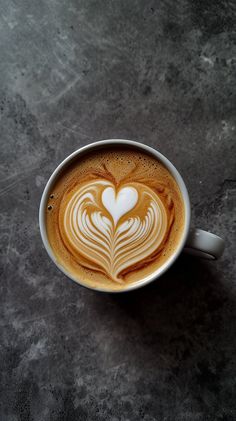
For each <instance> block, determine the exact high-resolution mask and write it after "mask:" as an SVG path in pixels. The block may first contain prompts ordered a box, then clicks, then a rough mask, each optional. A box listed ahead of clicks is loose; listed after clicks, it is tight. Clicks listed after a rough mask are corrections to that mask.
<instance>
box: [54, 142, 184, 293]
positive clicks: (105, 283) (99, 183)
mask: <svg viewBox="0 0 236 421" xmlns="http://www.w3.org/2000/svg"><path fill="white" fill-rule="evenodd" d="M184 223H185V211H184V203H183V199H182V195H181V192H180V190H179V187H178V185H177V183H176V181H175V179H174V178H173V176H172V175H171V174H170V172H169V171H168V170H167V168H166V167H165V166H164V165H163V164H162V163H161V162H159V161H158V160H157V159H155V158H154V157H153V156H151V155H149V154H147V153H143V152H141V151H139V150H136V149H129V148H128V147H127V148H119V147H116V148H115V147H110V148H106V149H105V148H104V149H101V150H97V151H96V152H89V153H88V154H86V155H83V156H79V157H78V158H77V159H76V160H75V161H74V162H73V163H72V164H70V165H69V166H68V167H67V168H66V169H64V170H63V172H62V173H61V174H60V176H59V177H58V179H57V180H56V182H55V184H54V187H53V189H52V191H51V192H50V196H49V198H48V206H47V211H46V228H47V234H48V239H49V242H50V245H51V248H52V250H53V252H54V254H55V256H56V258H57V261H58V263H59V264H60V265H61V266H63V267H64V268H65V269H66V271H67V272H69V273H70V274H71V275H72V276H73V277H74V278H75V279H77V280H78V281H80V282H81V283H83V284H85V285H87V286H90V287H93V288H102V289H108V290H111V289H112V290H121V289H124V288H126V287H127V284H131V283H137V282H139V281H141V280H143V279H145V278H147V277H148V276H150V275H152V274H153V273H155V271H156V270H157V269H158V268H160V267H161V266H162V265H163V264H164V263H165V262H166V261H167V260H168V259H169V258H170V257H171V256H172V254H173V253H174V252H175V250H176V248H177V246H178V245H179V242H180V240H181V238H182V235H183V228H184Z"/></svg>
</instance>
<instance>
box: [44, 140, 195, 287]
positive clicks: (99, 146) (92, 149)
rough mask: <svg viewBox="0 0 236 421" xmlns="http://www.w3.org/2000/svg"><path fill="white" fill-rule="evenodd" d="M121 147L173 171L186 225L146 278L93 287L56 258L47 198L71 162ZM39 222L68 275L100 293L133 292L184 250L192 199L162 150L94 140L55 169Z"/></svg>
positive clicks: (48, 247) (48, 246) (128, 142)
mask: <svg viewBox="0 0 236 421" xmlns="http://www.w3.org/2000/svg"><path fill="white" fill-rule="evenodd" d="M112 148H115V149H120V151H122V150H124V149H129V150H134V151H136V152H137V151H139V152H142V153H144V154H147V155H149V156H151V157H153V158H155V160H157V161H158V162H160V163H161V164H162V165H163V166H164V167H165V168H166V169H167V170H168V172H169V173H170V174H171V176H172V177H173V178H174V180H175V181H176V183H177V185H178V187H179V190H180V193H181V195H182V203H183V207H184V226H183V228H182V233H181V236H180V239H179V242H178V244H177V245H176V247H175V249H174V251H173V253H172V254H171V255H170V257H169V258H168V260H166V261H165V262H164V264H163V265H161V266H160V267H158V269H157V270H155V271H153V272H152V273H151V274H148V275H147V276H145V277H144V278H142V279H141V280H138V281H136V282H133V283H128V284H127V285H124V284H122V285H121V286H120V287H117V286H116V288H112V287H111V286H110V285H109V286H108V287H104V285H103V286H101V287H100V286H97V285H96V286H92V285H91V284H88V283H86V282H85V281H83V280H81V279H79V278H78V277H77V276H76V275H75V274H73V273H71V272H70V271H68V269H67V268H66V267H65V266H64V265H63V264H61V263H60V262H59V260H58V258H57V257H56V254H55V252H54V250H53V248H52V247H51V244H50V242H49V238H48V233H47V229H46V212H47V206H48V200H49V196H50V194H51V192H52V191H53V187H54V186H55V184H56V182H57V180H58V179H59V178H60V176H61V174H62V173H63V172H65V171H66V169H67V168H68V167H69V166H70V165H72V164H73V163H74V162H76V161H77V160H78V159H80V160H81V162H82V161H83V157H85V156H87V155H88V154H90V153H96V151H98V153H99V152H101V150H105V149H109V150H110V149H112ZM39 225H40V232H41V237H42V241H43V244H44V246H45V249H46V251H47V253H48V254H49V256H50V258H51V259H52V261H53V262H54V263H55V265H56V266H57V267H58V268H59V269H60V270H61V271H62V272H63V273H64V274H65V275H67V276H68V277H69V278H70V279H72V280H74V281H76V282H77V283H78V284H80V285H82V286H84V287H87V288H90V289H94V290H96V291H101V292H111V293H114V292H125V291H130V290H134V289H137V288H140V287H142V286H144V285H147V284H148V283H150V282H152V281H153V280H155V279H157V278H159V277H160V276H161V275H162V274H163V273H165V272H166V271H167V270H168V269H169V268H170V266H171V265H172V264H173V263H174V261H175V260H176V259H177V257H178V256H179V254H180V253H181V251H182V249H183V247H184V245H185V242H186V239H187V236H188V233H189V226H190V202H189V196H188V192H187V189H186V186H185V183H184V181H183V179H182V177H181V176H180V174H179V172H178V171H177V170H176V168H175V167H174V165H173V164H172V163H171V162H170V161H169V160H168V159H167V158H166V157H165V156H163V155H162V154H161V153H160V152H158V151H156V150H155V149H153V148H151V147H149V146H147V145H144V144H142V143H138V142H134V141H131V140H121V139H111V140H102V141H99V142H95V143H92V144H90V145H87V146H85V147H83V148H80V149H78V150H77V151H75V152H73V153H72V154H71V155H69V156H68V157H67V158H66V159H65V160H64V161H63V162H62V163H61V164H60V165H59V166H58V167H57V168H56V169H55V171H54V172H53V174H52V175H51V177H50V179H49V180H48V182H47V185H46V187H45V189H44V192H43V195H42V198H41V203H40V209H39Z"/></svg>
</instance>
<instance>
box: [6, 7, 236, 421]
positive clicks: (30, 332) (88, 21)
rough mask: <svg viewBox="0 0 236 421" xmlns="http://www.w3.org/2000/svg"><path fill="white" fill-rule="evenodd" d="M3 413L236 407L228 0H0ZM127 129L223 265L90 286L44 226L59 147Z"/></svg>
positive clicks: (29, 419)
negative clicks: (66, 271) (56, 262)
mask: <svg viewBox="0 0 236 421" xmlns="http://www.w3.org/2000/svg"><path fill="white" fill-rule="evenodd" d="M0 10H1V13H0V145H1V154H0V156H1V162H0V200H1V209H0V211H1V215H0V241H1V295H0V297H1V298H0V300H1V305H0V311H1V317H0V324H1V340H0V352H1V355H0V389H1V400H0V401H1V409H0V419H1V421H18V420H19V421H62V420H65V421H80V420H81V421H83V420H89V421H93V420H98V421H104V420H111V421H119V420H122V421H123V420H124V421H133V420H134V421H140V420H145V421H153V420H158V421H162V420H163V421H164V420H165V421H199V420H201V421H219V420H223V421H225V420H226V421H230V420H232V421H233V420H235V419H236V401H235V386H236V384H235V383H236V380H235V379H236V361H235V355H236V354H235V350H236V335H235V331H236V280H235V215H234V214H233V210H234V207H235V204H236V184H235V180H236V174H235V166H234V164H235V144H236V3H235V2H234V1H232V0H217V1H210V0H207V1H202V0H177V1H174V0H166V1H153V0H151V1H145V0H139V1H135V0H131V1H122V0H110V1H107V0H103V1H102V0H100V1H99V0H98V1H95V0H68V1H65V0H61V1H59V0H50V1H46V0H41V1H36V0H22V1H20V2H16V1H15V0H8V1H4V0H0ZM111 137H113V138H117V137H118V138H129V139H134V140H138V141H142V142H144V143H147V144H149V145H151V146H153V147H155V148H157V149H159V150H160V151H161V152H163V153H164V154H166V155H167V157H169V158H170V159H171V160H172V161H173V162H174V164H175V165H176V166H177V167H178V169H179V170H180V172H181V173H182V175H183V177H184V178H185V180H186V183H187V186H188V188H189V192H190V196H191V200H192V211H193V224H195V225H196V226H199V227H202V228H204V229H209V230H212V231H213V232H215V233H217V234H219V235H221V236H223V237H224V238H225V240H226V251H225V254H224V256H223V258H222V259H221V260H220V261H218V262H212V263H211V262H203V261H200V260H197V259H193V258H190V257H187V256H182V257H180V259H179V260H178V262H177V263H176V264H175V265H174V267H173V268H172V269H171V270H170V271H169V272H168V274H166V275H165V276H163V277H162V278H161V279H160V280H159V281H157V282H156V283H154V284H152V285H151V286H149V287H147V288H145V289H143V290H140V291H137V292H134V293H130V294H127V295H119V296H110V295H102V294H96V293H94V292H91V291H88V290H86V289H83V288H80V287H79V286H77V285H76V284H75V283H73V282H71V281H69V280H68V279H66V278H65V276H63V275H62V274H61V273H60V272H59V271H58V270H57V269H56V268H55V267H54V266H53V264H52V263H51V261H50V260H49V258H48V256H47V255H46V252H45V251H44V249H43V247H42V243H41V239H40V235H39V226H38V206H39V201H40V196H41V194H42V191H43V188H44V185H45V183H46V181H47V178H48V177H49V175H50V174H51V172H52V171H53V169H54V168H55V167H56V166H57V164H58V163H59V162H60V161H61V160H62V159H63V158H64V157H65V156H66V155H68V154H69V153H71V152H72V151H74V150H75V149H77V148H78V147H80V146H82V145H85V144H87V143H89V142H92V141H96V140H99V139H104V138H111Z"/></svg>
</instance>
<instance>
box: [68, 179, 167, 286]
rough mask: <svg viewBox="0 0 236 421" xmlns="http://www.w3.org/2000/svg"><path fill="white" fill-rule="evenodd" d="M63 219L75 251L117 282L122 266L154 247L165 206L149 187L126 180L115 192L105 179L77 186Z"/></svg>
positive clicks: (159, 239)
mask: <svg viewBox="0 0 236 421" xmlns="http://www.w3.org/2000/svg"><path fill="white" fill-rule="evenodd" d="M108 189H109V190H108ZM122 190H123V191H122ZM108 193H109V194H108ZM104 198H105V200H104ZM142 204H143V206H144V205H145V209H146V212H145V215H143V212H141V211H143V208H142ZM116 206H117V207H116ZM141 215H143V216H141ZM63 221H64V233H65V236H66V239H65V241H66V243H67V245H68V247H69V248H70V250H72V252H73V254H74V255H75V256H78V255H82V256H83V257H84V258H86V259H87V260H88V261H91V263H93V264H94V265H95V267H97V268H98V270H100V271H102V272H103V273H104V274H106V275H107V276H108V277H110V278H111V279H113V280H114V281H118V282H120V281H121V278H122V277H121V274H122V272H123V271H127V269H128V268H129V267H133V266H134V265H135V264H137V263H138V262H140V261H141V260H144V259H146V258H148V257H149V256H150V255H151V254H152V253H154V252H155V251H156V250H157V249H158V247H159V245H160V244H161V242H162V240H163V238H164V236H165V233H166V230H167V216H166V211H165V207H164V205H163V203H162V201H161V200H160V198H159V197H158V196H157V194H156V193H154V192H153V191H152V190H151V189H150V188H146V187H145V186H142V188H141V189H138V188H137V189H136V188H135V187H134V185H127V186H123V188H122V189H120V190H119V191H118V192H116V189H115V186H114V185H113V184H112V183H111V182H109V181H105V180H97V181H95V182H94V181H93V182H88V183H87V184H85V185H83V186H82V187H79V188H78V190H76V191H75V192H74V193H73V195H72V197H71V198H70V199H69V201H68V203H67V205H66V208H65V213H64V219H63Z"/></svg>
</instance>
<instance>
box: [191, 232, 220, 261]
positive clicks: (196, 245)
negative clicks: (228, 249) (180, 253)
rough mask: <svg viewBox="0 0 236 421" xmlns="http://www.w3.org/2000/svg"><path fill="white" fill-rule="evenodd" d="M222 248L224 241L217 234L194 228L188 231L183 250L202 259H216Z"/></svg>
mask: <svg viewBox="0 0 236 421" xmlns="http://www.w3.org/2000/svg"><path fill="white" fill-rule="evenodd" d="M224 248H225V242H224V240H223V239H222V238H220V237H218V235H215V234H212V233H211V232H207V231H203V230H201V229H198V228H194V229H191V230H190V232H189V235H188V238H187V241H186V244H185V247H184V251H185V252H187V253H189V254H193V255H195V256H199V257H203V258H204V259H209V260H217V259H219V258H220V256H221V255H222V254H223V251H224Z"/></svg>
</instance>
